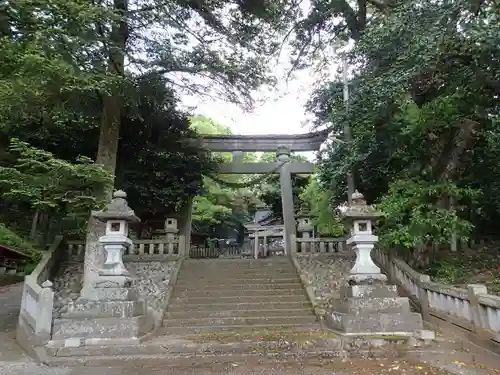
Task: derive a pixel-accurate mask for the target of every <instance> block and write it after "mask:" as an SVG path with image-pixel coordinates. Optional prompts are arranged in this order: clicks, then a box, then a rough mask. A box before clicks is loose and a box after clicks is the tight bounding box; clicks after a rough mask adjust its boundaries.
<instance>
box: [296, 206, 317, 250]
mask: <svg viewBox="0 0 500 375" xmlns="http://www.w3.org/2000/svg"><path fill="white" fill-rule="evenodd" d="M295 217H296V218H297V232H298V233H300V237H301V238H302V241H301V243H300V252H301V253H305V252H306V251H308V250H309V251H311V250H312V249H311V248H310V247H311V245H312V243H311V242H310V241H307V239H308V238H311V235H312V231H313V229H314V225H313V224H312V220H311V212H310V211H309V207H307V205H305V204H303V205H302V206H301V207H300V211H299V212H298V213H297V215H296V216H295ZM308 247H309V249H308Z"/></svg>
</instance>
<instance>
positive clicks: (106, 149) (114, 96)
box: [84, 0, 128, 290]
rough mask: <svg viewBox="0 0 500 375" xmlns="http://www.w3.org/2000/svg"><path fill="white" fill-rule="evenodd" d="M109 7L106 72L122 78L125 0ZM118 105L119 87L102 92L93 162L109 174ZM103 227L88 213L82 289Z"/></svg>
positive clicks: (93, 269) (97, 260) (94, 265)
mask: <svg viewBox="0 0 500 375" xmlns="http://www.w3.org/2000/svg"><path fill="white" fill-rule="evenodd" d="M113 6H114V10H115V12H116V13H117V14H118V15H119V16H120V17H121V19H120V20H119V21H117V22H115V24H114V25H113V27H112V30H111V35H110V42H109V44H108V46H107V48H108V53H109V55H108V72H109V73H111V74H114V75H116V76H120V77H124V75H125V70H124V65H125V48H126V45H127V39H128V25H127V20H126V18H125V15H126V12H127V10H128V0H114V3H113ZM122 108H123V102H122V97H121V93H120V90H119V88H115V89H114V90H111V93H109V94H108V93H106V94H104V95H103V98H102V116H101V129H100V135H99V147H98V150H97V158H96V163H97V164H101V165H103V166H104V167H105V168H106V169H107V170H108V171H109V172H111V173H112V174H113V176H114V175H115V171H116V159H117V153H118V140H119V137H120V118H121V114H122ZM112 193H113V188H111V189H109V190H108V191H106V192H104V198H105V201H106V202H108V201H110V200H111V197H112ZM104 228H105V226H104V224H103V223H101V222H99V221H98V220H96V219H94V218H93V217H92V216H91V217H90V219H89V223H88V228H87V237H86V245H85V265H84V270H85V275H84V290H85V289H86V288H87V287H89V286H90V284H91V282H92V279H93V277H94V276H95V275H96V274H97V271H98V269H99V267H100V265H101V264H102V263H103V260H104V254H103V251H102V249H101V247H100V246H99V237H100V236H102V235H103V234H104Z"/></svg>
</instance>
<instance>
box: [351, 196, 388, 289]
mask: <svg viewBox="0 0 500 375" xmlns="http://www.w3.org/2000/svg"><path fill="white" fill-rule="evenodd" d="M342 216H343V219H344V221H345V222H346V223H347V224H348V225H350V226H351V229H350V232H351V237H350V238H349V239H347V244H348V245H349V244H352V246H353V249H354V251H355V252H356V262H355V263H354V267H353V268H352V269H351V271H350V277H349V281H350V282H351V283H354V284H360V283H368V284H370V283H374V282H377V281H378V282H385V281H387V277H386V276H385V275H383V274H382V273H380V268H379V267H377V265H376V264H375V263H374V262H373V260H372V257H371V251H372V249H373V247H374V246H375V244H376V243H377V241H378V236H375V235H374V234H373V230H372V225H373V222H374V221H375V220H377V219H379V218H381V217H382V216H383V215H382V213H380V212H378V211H377V210H376V209H375V208H374V207H373V206H369V205H367V204H366V201H365V198H364V196H363V194H361V193H360V192H358V191H357V190H356V191H355V192H354V194H353V195H352V204H351V206H349V207H348V208H347V210H346V211H345V212H344V213H343V215H342Z"/></svg>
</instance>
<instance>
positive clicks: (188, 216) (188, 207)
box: [180, 197, 193, 257]
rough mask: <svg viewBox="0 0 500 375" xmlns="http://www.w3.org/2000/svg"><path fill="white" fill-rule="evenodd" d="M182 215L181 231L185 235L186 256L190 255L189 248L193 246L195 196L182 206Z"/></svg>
mask: <svg viewBox="0 0 500 375" xmlns="http://www.w3.org/2000/svg"><path fill="white" fill-rule="evenodd" d="M180 215H181V217H182V222H183V226H182V229H181V230H180V233H181V235H182V236H184V241H185V244H184V252H185V256H186V257H189V249H190V248H191V230H192V224H193V197H189V198H188V200H187V202H186V203H185V204H184V205H183V206H182V208H181V212H180Z"/></svg>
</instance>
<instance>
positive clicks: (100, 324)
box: [52, 317, 144, 340]
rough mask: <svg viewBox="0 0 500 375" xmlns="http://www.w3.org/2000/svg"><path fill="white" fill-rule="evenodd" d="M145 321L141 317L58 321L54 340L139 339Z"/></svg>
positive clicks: (54, 328) (54, 329)
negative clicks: (92, 338)
mask: <svg viewBox="0 0 500 375" xmlns="http://www.w3.org/2000/svg"><path fill="white" fill-rule="evenodd" d="M143 320H144V319H143V318H141V317H134V318H123V319H120V318H100V319H94V318H90V319H56V320H55V321H54V326H53V332H52V338H53V340H64V339H67V338H77V337H80V338H88V337H139V336H140V328H141V323H142V321H143Z"/></svg>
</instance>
